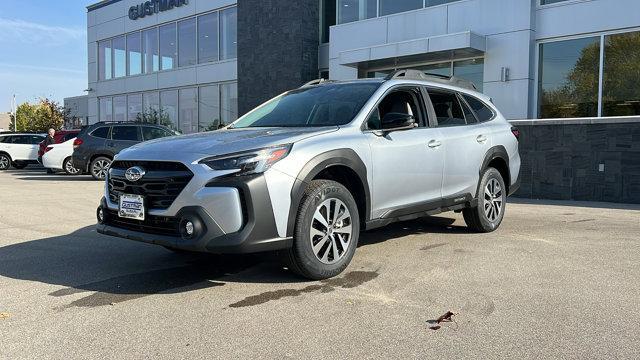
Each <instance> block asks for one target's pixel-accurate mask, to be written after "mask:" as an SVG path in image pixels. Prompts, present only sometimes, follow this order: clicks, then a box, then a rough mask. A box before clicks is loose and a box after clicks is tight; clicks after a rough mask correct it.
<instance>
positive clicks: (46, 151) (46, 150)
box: [44, 146, 53, 154]
mask: <svg viewBox="0 0 640 360" xmlns="http://www.w3.org/2000/svg"><path fill="white" fill-rule="evenodd" d="M50 150H53V146H47V148H46V149H44V152H45V154H46V153H48V152H49V151H50Z"/></svg>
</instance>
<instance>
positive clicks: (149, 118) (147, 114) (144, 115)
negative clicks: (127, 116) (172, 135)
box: [136, 107, 177, 130]
mask: <svg viewBox="0 0 640 360" xmlns="http://www.w3.org/2000/svg"><path fill="white" fill-rule="evenodd" d="M136 122H138V123H146V124H156V125H164V126H166V127H168V128H170V129H173V130H177V129H175V125H174V124H173V123H172V122H171V119H170V118H169V114H167V113H166V112H165V111H163V110H162V109H155V108H153V107H149V108H148V109H146V110H143V111H142V112H139V113H138V115H136Z"/></svg>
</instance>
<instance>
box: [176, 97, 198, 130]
mask: <svg viewBox="0 0 640 360" xmlns="http://www.w3.org/2000/svg"><path fill="white" fill-rule="evenodd" d="M178 94H179V100H178V104H179V107H180V116H179V118H178V120H179V122H180V131H181V132H182V133H183V134H191V133H194V132H198V89H197V88H188V89H180V91H179V92H178Z"/></svg>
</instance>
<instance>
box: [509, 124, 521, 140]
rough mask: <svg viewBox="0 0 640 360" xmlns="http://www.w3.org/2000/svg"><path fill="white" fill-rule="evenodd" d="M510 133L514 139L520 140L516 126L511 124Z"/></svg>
mask: <svg viewBox="0 0 640 360" xmlns="http://www.w3.org/2000/svg"><path fill="white" fill-rule="evenodd" d="M511 133H512V134H513V136H515V137H516V139H518V140H520V130H518V128H517V127H515V126H512V127H511Z"/></svg>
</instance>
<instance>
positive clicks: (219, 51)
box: [216, 11, 222, 61]
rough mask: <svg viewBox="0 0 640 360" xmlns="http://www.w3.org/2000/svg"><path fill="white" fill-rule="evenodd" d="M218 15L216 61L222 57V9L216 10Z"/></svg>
mask: <svg viewBox="0 0 640 360" xmlns="http://www.w3.org/2000/svg"><path fill="white" fill-rule="evenodd" d="M216 16H217V17H218V59H217V60H216V61H220V60H221V59H222V55H221V54H222V19H221V18H220V11H216Z"/></svg>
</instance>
